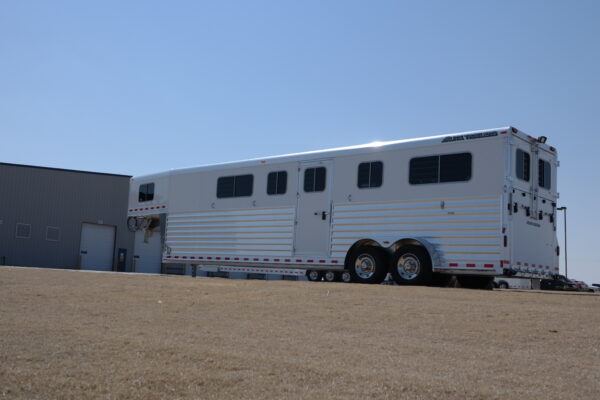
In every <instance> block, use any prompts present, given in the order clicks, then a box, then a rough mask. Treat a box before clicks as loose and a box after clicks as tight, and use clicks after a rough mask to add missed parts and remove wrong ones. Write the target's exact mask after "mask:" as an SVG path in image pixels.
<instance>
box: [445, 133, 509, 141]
mask: <svg viewBox="0 0 600 400" xmlns="http://www.w3.org/2000/svg"><path fill="white" fill-rule="evenodd" d="M492 136H498V132H496V131H492V132H481V133H471V134H468V135H457V136H447V137H445V138H444V139H443V140H442V143H448V142H459V141H461V140H473V139H483V138H487V137H492Z"/></svg>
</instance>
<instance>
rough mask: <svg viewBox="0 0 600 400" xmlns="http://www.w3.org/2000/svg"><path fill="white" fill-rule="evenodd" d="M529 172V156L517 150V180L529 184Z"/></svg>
mask: <svg viewBox="0 0 600 400" xmlns="http://www.w3.org/2000/svg"><path fill="white" fill-rule="evenodd" d="M530 170H531V156H530V155H529V153H526V152H524V151H523V150H521V149H517V178H519V179H521V180H523V181H527V182H529V176H530Z"/></svg>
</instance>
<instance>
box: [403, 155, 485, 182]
mask: <svg viewBox="0 0 600 400" xmlns="http://www.w3.org/2000/svg"><path fill="white" fill-rule="evenodd" d="M472 161H473V160H472V156H471V153H459V154H444V155H439V156H428V157H417V158H413V159H411V160H410V164H409V177H408V180H409V182H410V183H411V184H412V185H420V184H424V183H447V182H461V181H468V180H469V179H471V173H472V163H473V162H472Z"/></svg>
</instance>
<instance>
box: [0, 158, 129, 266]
mask: <svg viewBox="0 0 600 400" xmlns="http://www.w3.org/2000/svg"><path fill="white" fill-rule="evenodd" d="M129 178H130V176H127V175H116V174H106V173H97V172H86V171H76V170H67V169H58V168H46V167H36V166H30V165H18V164H7V163H0V264H1V265H19V266H32V267H50V268H74V269H78V268H80V269H91V270H104V271H111V270H115V271H129V270H131V265H132V253H133V239H134V235H133V233H131V232H130V231H129V230H128V229H127V196H128V191H129Z"/></svg>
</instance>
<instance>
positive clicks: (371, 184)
mask: <svg viewBox="0 0 600 400" xmlns="http://www.w3.org/2000/svg"><path fill="white" fill-rule="evenodd" d="M382 181H383V163H382V162H381V161H372V162H364V163H360V164H359V165H358V187H359V188H361V189H363V188H375V187H380V186H381V183H382Z"/></svg>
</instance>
